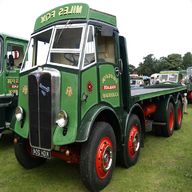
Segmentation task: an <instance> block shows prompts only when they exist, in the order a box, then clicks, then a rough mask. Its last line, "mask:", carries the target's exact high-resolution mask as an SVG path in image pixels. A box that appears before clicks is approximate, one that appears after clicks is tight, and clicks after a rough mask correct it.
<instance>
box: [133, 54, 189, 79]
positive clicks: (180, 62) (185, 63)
mask: <svg viewBox="0 0 192 192" xmlns="http://www.w3.org/2000/svg"><path fill="white" fill-rule="evenodd" d="M132 66H133V65H132ZM191 66H192V54H191V52H187V53H185V54H184V56H182V55H181V54H176V53H173V54H170V55H168V56H167V57H160V58H159V59H156V58H155V56H154V55H153V54H149V55H147V56H146V57H144V58H143V62H141V63H139V66H138V68H133V67H131V69H130V73H133V72H135V71H136V72H137V73H138V74H139V75H147V76H150V75H151V74H153V73H159V72H160V71H163V70H182V69H187V68H188V67H191Z"/></svg>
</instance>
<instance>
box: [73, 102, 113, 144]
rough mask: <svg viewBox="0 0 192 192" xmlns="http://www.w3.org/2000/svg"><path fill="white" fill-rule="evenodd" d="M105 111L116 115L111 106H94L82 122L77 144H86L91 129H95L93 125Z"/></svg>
mask: <svg viewBox="0 0 192 192" xmlns="http://www.w3.org/2000/svg"><path fill="white" fill-rule="evenodd" d="M104 110H110V111H111V112H112V113H113V114H115V116H116V113H115V111H114V110H113V108H111V107H110V106H107V105H104V104H99V105H95V106H93V107H92V108H91V109H90V110H89V111H88V112H87V113H86V115H85V116H84V118H83V119H82V121H81V124H80V126H79V128H78V131H77V137H76V142H84V141H86V140H87V139H88V137H89V134H90V131H91V128H92V127H93V124H94V123H95V120H96V118H97V117H98V115H99V114H100V113H101V112H102V111H104Z"/></svg>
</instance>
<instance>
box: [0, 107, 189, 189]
mask: <svg viewBox="0 0 192 192" xmlns="http://www.w3.org/2000/svg"><path fill="white" fill-rule="evenodd" d="M188 112H189V114H188V115H184V119H183V125H182V128H181V130H178V131H175V132H174V134H173V136H172V137H170V138H163V137H156V136H153V135H150V134H149V135H147V136H146V138H145V147H144V148H142V150H141V154H140V158H139V161H138V163H137V164H136V165H135V166H133V167H131V168H129V169H124V168H121V167H116V169H115V171H114V174H113V178H112V181H111V183H110V184H109V185H108V186H107V187H106V188H105V189H104V190H103V191H104V192H156V191H157V192H166V191H167V192H180V191H181V192H191V191H192V106H191V105H189V108H188ZM0 167H1V169H0V192H10V191H13V192H86V191H87V190H86V188H85V187H84V186H83V184H82V183H81V179H80V174H79V169H78V166H77V165H75V166H74V165H70V164H66V163H65V162H63V161H62V160H59V159H53V160H50V161H48V162H47V163H46V164H45V165H43V166H41V167H38V168H35V169H33V170H25V169H23V168H22V167H21V166H20V165H19V164H18V163H17V161H16V159H15V156H14V150H13V144H12V138H11V137H10V136H5V137H3V138H2V139H1V141H0Z"/></svg>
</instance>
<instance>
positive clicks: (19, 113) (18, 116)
mask: <svg viewBox="0 0 192 192" xmlns="http://www.w3.org/2000/svg"><path fill="white" fill-rule="evenodd" d="M15 117H16V119H17V121H21V120H22V119H23V108H22V107H21V106H17V107H16V109H15Z"/></svg>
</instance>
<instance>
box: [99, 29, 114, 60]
mask: <svg viewBox="0 0 192 192" xmlns="http://www.w3.org/2000/svg"><path fill="white" fill-rule="evenodd" d="M97 48H98V49H97V57H98V62H101V63H103V62H105V63H106V62H107V63H115V37H114V36H101V33H100V32H99V33H98V38H97Z"/></svg>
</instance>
